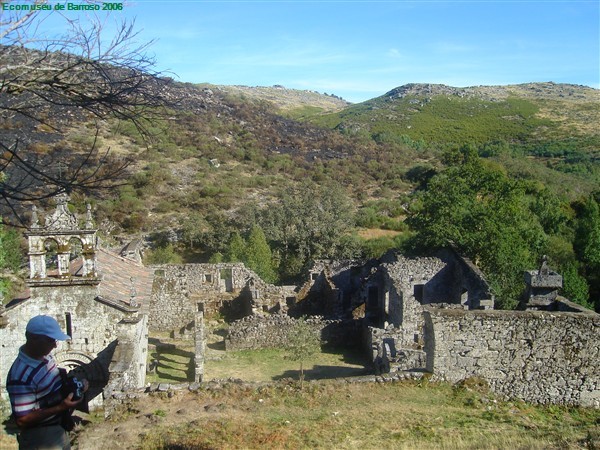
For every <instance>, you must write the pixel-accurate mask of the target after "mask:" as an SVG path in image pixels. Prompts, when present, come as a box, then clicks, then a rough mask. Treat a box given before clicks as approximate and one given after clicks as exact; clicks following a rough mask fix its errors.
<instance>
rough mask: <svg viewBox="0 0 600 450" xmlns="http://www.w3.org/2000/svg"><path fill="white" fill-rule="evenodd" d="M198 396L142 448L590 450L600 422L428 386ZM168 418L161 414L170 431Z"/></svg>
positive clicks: (340, 386) (232, 390) (588, 414)
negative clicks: (194, 409)
mask: <svg viewBox="0 0 600 450" xmlns="http://www.w3.org/2000/svg"><path fill="white" fill-rule="evenodd" d="M186 395H188V394H186ZM189 395H191V394H189ZM194 395H195V397H194V404H196V405H198V406H199V407H200V408H199V411H201V412H200V413H199V414H196V415H195V416H194V419H193V420H192V421H189V422H183V421H182V422H181V423H180V424H179V425H178V426H173V425H172V424H171V425H169V426H157V427H156V428H155V429H154V430H152V431H150V432H148V433H146V434H145V435H144V436H143V437H142V440H141V442H142V443H141V448H144V449H176V448H178V449H184V448H187V449H209V448H210V449H255V448H256V449H258V448H261V449H262V448H268V449H308V448H311V449H317V448H318V449H331V448H336V449H357V448H367V449H375V448H377V449H403V448H406V449H409V448H410V449H412V448H419V449H421V448H436V449H480V448H490V449H492V448H494V449H500V448H503V449H504V448H528V449H548V448H573V449H575V448H585V445H586V442H587V439H588V436H589V435H591V434H593V433H595V432H596V431H597V427H598V425H597V423H596V422H597V420H598V418H599V415H598V412H597V411H593V410H577V409H573V410H570V409H566V408H557V407H553V408H533V407H531V406H528V405H524V404H518V403H503V402H498V401H494V399H493V398H492V397H490V396H489V395H486V394H483V393H475V392H473V391H465V390H461V389H455V388H452V387H450V386H448V385H443V384H441V385H437V384H429V383H427V382H423V383H416V382H404V383H393V384H392V383H389V384H373V383H368V384H347V383H340V382H320V383H312V384H310V385H309V386H308V388H307V389H305V390H299V389H298V388H297V386H296V385H294V384H279V385H277V386H271V387H262V388H256V387H244V386H230V387H228V388H225V389H222V390H221V391H218V392H214V391H209V392H200V393H198V394H194ZM169 414H170V413H168V412H163V413H161V414H160V416H161V419H160V420H161V421H163V418H164V422H165V425H166V423H167V422H168V416H169ZM159 423H160V422H159Z"/></svg>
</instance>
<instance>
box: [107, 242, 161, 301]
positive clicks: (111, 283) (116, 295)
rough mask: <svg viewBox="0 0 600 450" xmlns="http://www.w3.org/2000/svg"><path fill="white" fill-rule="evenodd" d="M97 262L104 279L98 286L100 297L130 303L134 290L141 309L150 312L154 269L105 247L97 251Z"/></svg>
mask: <svg viewBox="0 0 600 450" xmlns="http://www.w3.org/2000/svg"><path fill="white" fill-rule="evenodd" d="M96 264H97V269H98V274H99V275H100V277H101V279H102V282H101V283H100V286H99V287H98V293H99V295H100V297H104V298H107V299H110V300H116V301H121V302H125V303H129V302H130V300H131V294H132V290H134V294H135V301H136V302H137V304H138V305H139V306H140V307H141V311H142V312H148V306H149V303H150V296H151V294H152V282H153V281H154V270H152V269H149V268H146V267H144V266H143V265H141V264H139V263H138V262H136V261H134V260H132V259H128V258H123V257H121V256H118V255H116V254H114V253H111V252H109V251H107V250H104V249H98V251H97V252H96ZM132 284H133V289H132Z"/></svg>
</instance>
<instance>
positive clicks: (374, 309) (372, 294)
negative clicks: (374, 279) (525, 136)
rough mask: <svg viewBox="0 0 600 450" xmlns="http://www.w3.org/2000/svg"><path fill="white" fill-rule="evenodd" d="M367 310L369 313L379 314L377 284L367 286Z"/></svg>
mask: <svg viewBox="0 0 600 450" xmlns="http://www.w3.org/2000/svg"><path fill="white" fill-rule="evenodd" d="M367 311H368V312H369V313H370V315H379V289H378V288H377V286H369V291H368V297H367Z"/></svg>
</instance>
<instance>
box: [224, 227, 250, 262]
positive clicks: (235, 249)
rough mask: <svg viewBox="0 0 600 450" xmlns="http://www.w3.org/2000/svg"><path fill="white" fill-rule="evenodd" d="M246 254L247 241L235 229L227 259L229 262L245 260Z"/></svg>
mask: <svg viewBox="0 0 600 450" xmlns="http://www.w3.org/2000/svg"><path fill="white" fill-rule="evenodd" d="M245 255H246V241H244V238H243V237H242V236H241V235H240V233H238V232H237V231H235V232H234V233H232V235H231V240H230V241H229V246H228V247H227V252H226V254H225V260H226V261H228V262H244V258H245Z"/></svg>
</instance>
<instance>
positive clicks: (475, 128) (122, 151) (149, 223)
mask: <svg viewBox="0 0 600 450" xmlns="http://www.w3.org/2000/svg"><path fill="white" fill-rule="evenodd" d="M161 95H162V96H163V98H165V99H166V100H167V102H168V107H167V108H163V110H161V111H156V114H155V116H158V117H157V118H155V119H153V120H152V121H148V122H147V123H145V124H144V127H145V129H146V134H145V135H141V134H140V133H139V130H138V129H137V128H136V126H135V125H134V124H133V123H131V122H127V121H123V120H118V119H116V118H107V119H105V120H102V121H90V120H88V119H86V118H84V117H82V116H81V115H79V114H78V112H77V111H75V110H70V109H68V108H61V107H56V106H54V107H49V108H48V110H47V111H46V114H47V116H48V117H49V120H54V121H56V124H57V126H56V127H48V126H43V127H40V126H32V124H31V123H30V122H28V120H27V118H23V119H22V120H20V121H19V120H13V121H12V122H10V123H6V124H5V125H4V127H3V128H2V129H1V130H0V135H1V136H0V137H2V139H4V140H6V141H16V140H19V142H20V145H21V148H22V151H23V152H24V153H23V154H24V156H25V155H26V156H27V157H31V158H38V160H40V161H42V160H43V161H45V166H46V167H48V168H49V170H50V171H51V172H53V173H55V174H59V173H60V172H61V171H62V173H63V174H64V173H66V174H67V175H68V173H69V170H73V169H72V167H74V166H76V164H74V163H73V162H74V161H75V160H77V159H78V158H79V160H80V161H81V158H82V156H81V155H85V151H86V149H89V148H90V146H92V145H93V144H94V142H96V146H97V147H98V148H99V149H102V151H103V152H104V151H105V150H109V154H110V155H112V159H111V160H110V161H113V162H114V161H116V162H117V163H118V162H119V161H127V160H128V161H130V164H129V166H128V168H127V171H126V172H125V173H123V174H121V175H120V176H119V177H117V178H115V179H114V180H112V181H113V182H114V184H115V185H116V186H115V187H114V188H113V189H112V190H107V189H102V190H95V191H93V190H89V189H80V190H77V191H75V192H73V194H72V203H73V205H74V207H75V208H76V209H77V210H78V211H79V212H80V213H82V214H83V213H84V212H85V204H86V203H87V202H91V203H92V204H93V208H94V215H95V218H96V220H97V224H98V225H99V228H100V229H101V231H102V232H103V233H104V236H103V238H104V240H105V242H106V243H107V244H108V245H111V246H115V247H117V246H119V245H122V244H124V243H126V242H127V241H128V240H129V239H131V238H132V237H136V236H140V235H142V236H143V237H144V239H145V242H146V245H147V246H148V247H149V248H151V249H152V250H153V251H152V252H148V253H147V256H148V260H147V262H149V263H159V262H167V261H171V262H178V261H184V262H185V261H189V262H192V261H208V260H212V261H218V260H221V259H223V258H232V256H231V247H230V246H231V242H232V240H233V239H234V238H235V236H236V235H240V236H241V237H242V238H243V239H246V238H248V237H249V234H250V231H251V229H252V227H253V226H254V225H257V224H258V225H260V227H261V228H262V231H263V232H264V239H266V241H267V244H268V246H269V247H270V250H271V251H272V252H273V253H272V254H273V257H272V260H271V261H270V263H271V264H273V265H275V266H276V267H275V268H276V272H277V274H276V277H277V278H278V279H279V280H280V281H290V282H291V281H292V280H294V279H296V280H297V279H298V277H301V276H302V274H303V273H304V271H305V270H306V267H307V265H308V264H310V261H311V260H312V259H314V258H327V257H332V258H357V257H378V256H380V255H381V254H382V253H383V252H385V251H386V249H389V248H398V247H400V246H402V245H404V243H405V242H409V241H407V239H408V240H409V239H410V238H411V236H414V235H415V233H419V231H420V230H419V229H418V228H411V225H410V221H405V219H407V218H411V217H412V219H413V220H414V219H415V218H417V216H419V215H420V214H422V213H423V209H422V208H423V205H424V204H423V201H424V200H427V201H431V200H428V197H427V196H426V194H427V191H428V190H430V188H431V186H430V185H429V182H430V180H432V178H435V177H436V176H437V175H442V174H444V172H447V170H448V169H450V168H451V166H452V165H453V164H457V163H458V162H459V161H460V159H461V158H471V156H468V155H469V154H470V153H469V152H464V150H461V151H462V152H463V153H462V156H461V155H459V154H456V153H455V154H454V156H453V157H452V158H454V159H452V158H451V159H448V151H451V152H452V151H454V152H456V150H457V149H459V148H461V147H463V148H464V145H465V144H469V145H470V146H471V149H472V152H474V153H475V154H476V155H478V157H479V158H480V159H481V161H480V162H478V163H477V167H479V166H481V168H480V169H477V170H479V171H480V172H481V173H479V174H477V173H476V174H475V175H472V174H470V175H469V176H480V175H482V174H483V175H485V176H489V177H491V178H490V179H495V180H496V184H495V185H494V186H496V187H495V188H494V189H496V188H498V186H501V185H502V184H503V183H504V184H506V189H508V191H507V192H518V193H519V195H520V196H522V198H516V197H514V198H512V199H511V202H514V205H515V206H514V207H515V208H517V209H518V210H519V211H520V214H523V217H524V221H525V222H526V223H530V226H528V227H529V228H531V229H530V230H529V231H527V232H528V233H529V232H532V233H533V235H535V236H537V237H535V238H533V237H532V238H531V239H529V240H528V242H530V243H531V245H532V248H529V249H526V250H523V252H524V253H523V256H522V257H521V258H520V259H519V264H518V265H517V266H513V267H512V268H511V269H510V270H514V273H513V276H512V279H514V280H517V279H518V280H521V278H520V275H519V273H520V272H519V271H521V270H523V269H524V268H530V267H535V266H536V265H537V258H538V257H539V256H540V254H541V253H540V252H545V253H544V254H548V253H549V254H550V255H551V257H552V258H555V260H556V264H555V267H557V268H560V267H559V264H563V265H564V267H565V268H569V267H570V268H571V269H570V270H574V272H573V274H574V275H573V276H575V275H576V274H577V272H578V271H579V272H580V273H583V272H584V271H589V272H590V273H592V274H593V273H594V271H593V270H592V269H591V268H590V269H588V268H587V266H586V265H584V264H585V263H584V262H583V260H582V259H581V258H583V256H582V255H583V253H581V252H583V251H584V250H583V247H582V245H584V244H583V242H584V241H585V239H584V238H581V237H578V236H579V235H580V234H581V233H583V231H577V230H579V229H580V228H581V229H582V230H583V229H584V228H582V226H580V225H579V224H578V220H579V216H580V215H581V214H583V213H582V211H583V210H582V208H583V206H582V205H583V203H582V201H583V199H585V198H587V197H588V196H590V194H592V193H593V192H595V191H598V190H599V187H600V164H598V159H599V157H600V155H599V150H598V149H599V142H600V131H599V130H598V127H597V126H594V124H597V123H600V106H599V105H600V102H598V101H597V100H598V91H597V90H595V89H591V88H586V87H582V86H573V85H560V84H553V83H530V84H524V85H517V86H503V87H502V86H487V87H486V86H479V87H473V88H453V87H449V86H442V85H427V84H411V85H406V86H402V87H399V88H396V89H394V90H392V91H390V92H388V93H387V94H385V95H383V96H381V97H378V98H375V99H372V100H369V101H367V102H364V103H361V104H357V105H350V106H347V107H345V108H343V109H341V110H338V111H337V112H329V113H325V111H333V110H336V109H338V108H340V107H342V106H344V105H346V103H345V102H344V101H343V100H341V99H338V98H336V97H332V96H329V95H323V94H317V93H314V92H309V91H294V90H290V89H285V88H282V87H271V88H247V87H240V86H235V87H224V86H210V85H202V86H196V85H192V84H190V83H175V82H171V83H168V84H166V85H164V86H163V87H162V92H161ZM159 112H160V114H159ZM300 112H302V114H301V113H300ZM300 116H303V117H304V119H302V120H298V117H300ZM96 130H97V132H98V135H97V138H96V137H95V133H96ZM451 152H450V153H451ZM98 156H101V154H99V155H98ZM457 157H458V159H456V158H457ZM453 161H454V162H453ZM103 164H104V165H106V164H107V163H106V161H105V162H104V163H103ZM455 169H456V170H462V169H460V168H459V167H455ZM469 170H473V167H471V168H470V169H469ZM459 173H460V172H456V173H455V174H454V175H452V176H458V175H459ZM8 175H9V177H12V178H13V179H16V178H18V177H19V174H18V173H16V172H15V173H8ZM463 177H464V175H463ZM438 179H439V180H443V177H442V178H439V177H438ZM462 179H463V178H460V179H459V181H461V180H462ZM499 179H502V183H500V184H498V180H499ZM476 188H477V186H476V185H474V186H472V187H470V188H469V189H474V190H473V192H472V193H469V195H472V199H471V200H469V201H473V202H480V200H481V199H484V198H486V197H485V196H484V195H482V193H478V192H477V191H476ZM38 189H39V193H40V195H42V196H43V192H44V191H43V186H41V185H40V186H38ZM440 192H441V193H442V194H445V193H447V192H448V190H447V189H446V190H444V189H443V188H442V189H441V191H440ZM486 195H487V194H486ZM455 200H461V199H454V200H452V201H455ZM463 200H464V199H463ZM450 205H452V202H450ZM18 206H19V208H21V209H19V208H15V211H17V212H19V213H21V214H23V215H24V217H25V219H26V220H27V216H28V215H29V205H27V204H26V203H24V204H22V205H18ZM474 206H478V205H474ZM479 206H481V207H484V208H487V207H488V206H487V205H486V204H483V205H479ZM590 207H591V206H590ZM523 208H525V209H524V210H523ZM465 211H469V210H468V209H465ZM473 211H478V209H474V210H473ZM486 211H487V210H486ZM13 212H14V211H11V210H7V209H4V210H3V211H2V214H3V215H4V216H5V217H10V216H11V215H12V214H13ZM435 212H436V208H432V209H431V210H430V211H429V212H428V213H432V214H434V213H435ZM454 212H455V211H452V210H451V211H450V213H454ZM478 214H488V212H480V213H478ZM512 216H514V213H512V214H507V215H506V216H505V218H510V217H512ZM446 217H450V214H449V213H447V214H446ZM431 220H435V221H442V223H443V221H444V217H433V218H431ZM461 220H464V222H463V223H462V226H470V224H471V223H473V220H479V218H476V219H473V218H468V217H465V218H464V219H461ZM494 220H496V219H494ZM503 220H504V219H503ZM586 220H587V219H586ZM528 221H529V222H528ZM433 223H434V224H435V223H436V222H433ZM487 223H489V224H492V223H494V222H493V221H491V220H490V221H488V222H487ZM504 226H506V227H508V228H506V229H507V230H508V229H510V226H509V225H508V224H505V225H504ZM522 226H525V224H522ZM586 226H587V225H586ZM430 229H431V230H434V229H441V230H447V229H448V227H447V224H443V225H441V228H430ZM459 231H460V230H459ZM578 233H579V234H578ZM471 235H472V234H471ZM458 236H467V237H468V236H470V234H469V232H466V230H462V232H459V233H458ZM494 236H503V233H498V232H496V233H495V235H494ZM484 239H487V238H484ZM430 242H445V241H444V236H443V235H440V236H437V237H436V238H435V239H434V240H431V241H430ZM471 244H473V243H471ZM411 245H413V246H414V242H413V244H411ZM498 245H501V243H500V242H499V243H498ZM586 245H587V244H586ZM471 248H473V245H471ZM464 249H466V247H464ZM586 251H587V250H586ZM577 252H579V253H577ZM491 253H492V254H493V252H491ZM576 253H577V254H576ZM588 253H589V252H588ZM507 254H508V255H510V254H513V255H515V254H516V253H514V252H513V253H510V252H509V253H507ZM553 255H554V256H553ZM561 255H562V256H561ZM470 256H471V257H473V259H475V260H477V258H478V256H477V255H476V254H474V255H470ZM578 258H579V259H578ZM586 258H587V257H586ZM482 264H484V263H482ZM498 264H499V265H498V267H506V265H503V264H504V263H502V264H500V263H498ZM484 265H485V264H484ZM482 267H483V266H482ZM490 267H496V266H495V265H491V266H490ZM502 270H505V269H502ZM499 276H500V275H499ZM590 276H592V275H590ZM591 282H593V281H591ZM503 283H505V282H503ZM505 284H506V283H505ZM518 289H519V287H518V286H513V288H512V290H511V296H513V295H514V294H515V292H516V291H517V290H518ZM581 289H583V288H581ZM580 294H581V296H582V298H587V294H586V293H584V292H583V291H580Z"/></svg>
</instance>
